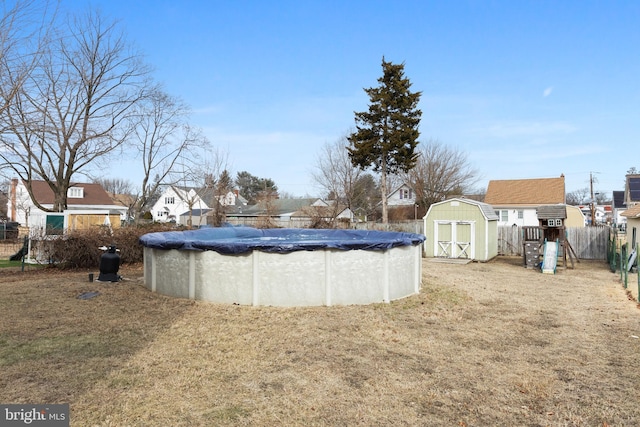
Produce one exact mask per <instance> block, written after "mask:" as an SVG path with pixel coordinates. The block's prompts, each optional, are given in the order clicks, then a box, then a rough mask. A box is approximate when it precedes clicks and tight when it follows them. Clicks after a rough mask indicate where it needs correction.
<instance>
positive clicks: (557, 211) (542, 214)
mask: <svg viewBox="0 0 640 427" xmlns="http://www.w3.org/2000/svg"><path fill="white" fill-rule="evenodd" d="M536 214H537V215H538V219H550V218H562V219H565V218H566V217H567V206H566V205H544V206H538V207H537V208H536Z"/></svg>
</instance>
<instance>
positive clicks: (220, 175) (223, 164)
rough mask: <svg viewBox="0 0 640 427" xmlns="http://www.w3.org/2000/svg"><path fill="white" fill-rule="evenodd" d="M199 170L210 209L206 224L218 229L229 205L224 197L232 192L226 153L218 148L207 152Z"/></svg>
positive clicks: (231, 179)
mask: <svg viewBox="0 0 640 427" xmlns="http://www.w3.org/2000/svg"><path fill="white" fill-rule="evenodd" d="M200 168H201V169H200V172H199V175H200V176H201V177H202V179H203V180H204V191H203V195H204V197H205V202H206V203H207V204H208V206H209V208H210V209H211V211H210V213H209V214H208V215H207V224H208V225H213V226H216V227H218V226H220V225H221V224H222V223H223V222H224V221H225V219H226V213H227V212H226V210H227V209H228V203H229V202H228V201H227V200H226V196H227V194H228V193H229V192H230V191H231V190H233V178H232V177H231V174H230V173H229V156H228V153H227V152H226V151H223V150H221V149H218V148H215V149H211V150H209V151H208V152H207V155H206V156H205V158H204V162H202V164H201V166H200Z"/></svg>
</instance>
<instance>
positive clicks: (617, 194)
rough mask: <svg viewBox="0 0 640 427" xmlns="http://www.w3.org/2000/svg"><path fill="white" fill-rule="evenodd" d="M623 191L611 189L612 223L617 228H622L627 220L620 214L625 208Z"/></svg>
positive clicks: (625, 202)
mask: <svg viewBox="0 0 640 427" xmlns="http://www.w3.org/2000/svg"><path fill="white" fill-rule="evenodd" d="M624 193H625V192H624V190H622V191H613V212H612V214H611V216H612V219H613V225H614V226H617V227H618V228H623V227H624V224H626V222H627V218H625V217H624V216H622V215H621V213H622V212H624V211H626V210H627V201H626V200H625V196H624Z"/></svg>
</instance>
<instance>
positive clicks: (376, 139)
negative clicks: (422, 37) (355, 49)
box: [347, 57, 422, 224]
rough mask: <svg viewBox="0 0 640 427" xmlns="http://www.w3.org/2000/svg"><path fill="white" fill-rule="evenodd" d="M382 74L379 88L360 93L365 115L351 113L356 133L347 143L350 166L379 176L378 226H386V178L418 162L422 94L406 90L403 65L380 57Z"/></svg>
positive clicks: (404, 170)
mask: <svg viewBox="0 0 640 427" xmlns="http://www.w3.org/2000/svg"><path fill="white" fill-rule="evenodd" d="M382 70H383V76H382V77H380V78H379V79H378V83H379V84H380V85H379V86H378V87H373V88H368V89H364V91H365V92H366V93H367V95H369V99H370V101H371V103H370V104H369V111H364V112H360V113H358V112H356V113H355V121H356V131H355V132H353V133H352V134H351V135H350V136H349V137H348V138H347V139H348V140H349V147H348V150H349V156H350V158H351V162H352V163H353V165H354V166H358V167H360V168H361V169H363V170H364V169H367V168H369V167H372V168H373V170H374V171H375V172H379V173H380V192H381V196H382V222H383V223H384V224H387V223H388V219H389V216H388V209H387V193H388V191H389V189H388V188H387V176H388V175H389V174H395V173H398V172H408V171H409V170H411V169H412V168H413V167H414V166H415V164H416V161H417V158H418V154H417V153H416V152H415V149H416V146H417V145H418V137H419V136H420V132H419V131H418V126H419V124H420V117H421V116H422V111H420V110H419V109H418V108H417V105H418V101H419V100H420V95H421V94H422V92H411V91H410V90H409V89H410V88H411V82H410V81H409V79H408V78H406V77H405V75H404V64H392V63H391V62H386V61H385V60H384V57H383V58H382Z"/></svg>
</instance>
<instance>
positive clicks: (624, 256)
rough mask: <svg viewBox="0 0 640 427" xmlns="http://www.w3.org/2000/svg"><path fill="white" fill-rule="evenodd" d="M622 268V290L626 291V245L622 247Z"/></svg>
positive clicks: (627, 260)
mask: <svg viewBox="0 0 640 427" xmlns="http://www.w3.org/2000/svg"><path fill="white" fill-rule="evenodd" d="M621 258H623V259H622V267H623V268H624V273H623V274H624V288H625V289H627V268H628V267H629V266H628V264H629V258H628V254H627V244H626V243H625V244H624V245H622V256H621Z"/></svg>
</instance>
